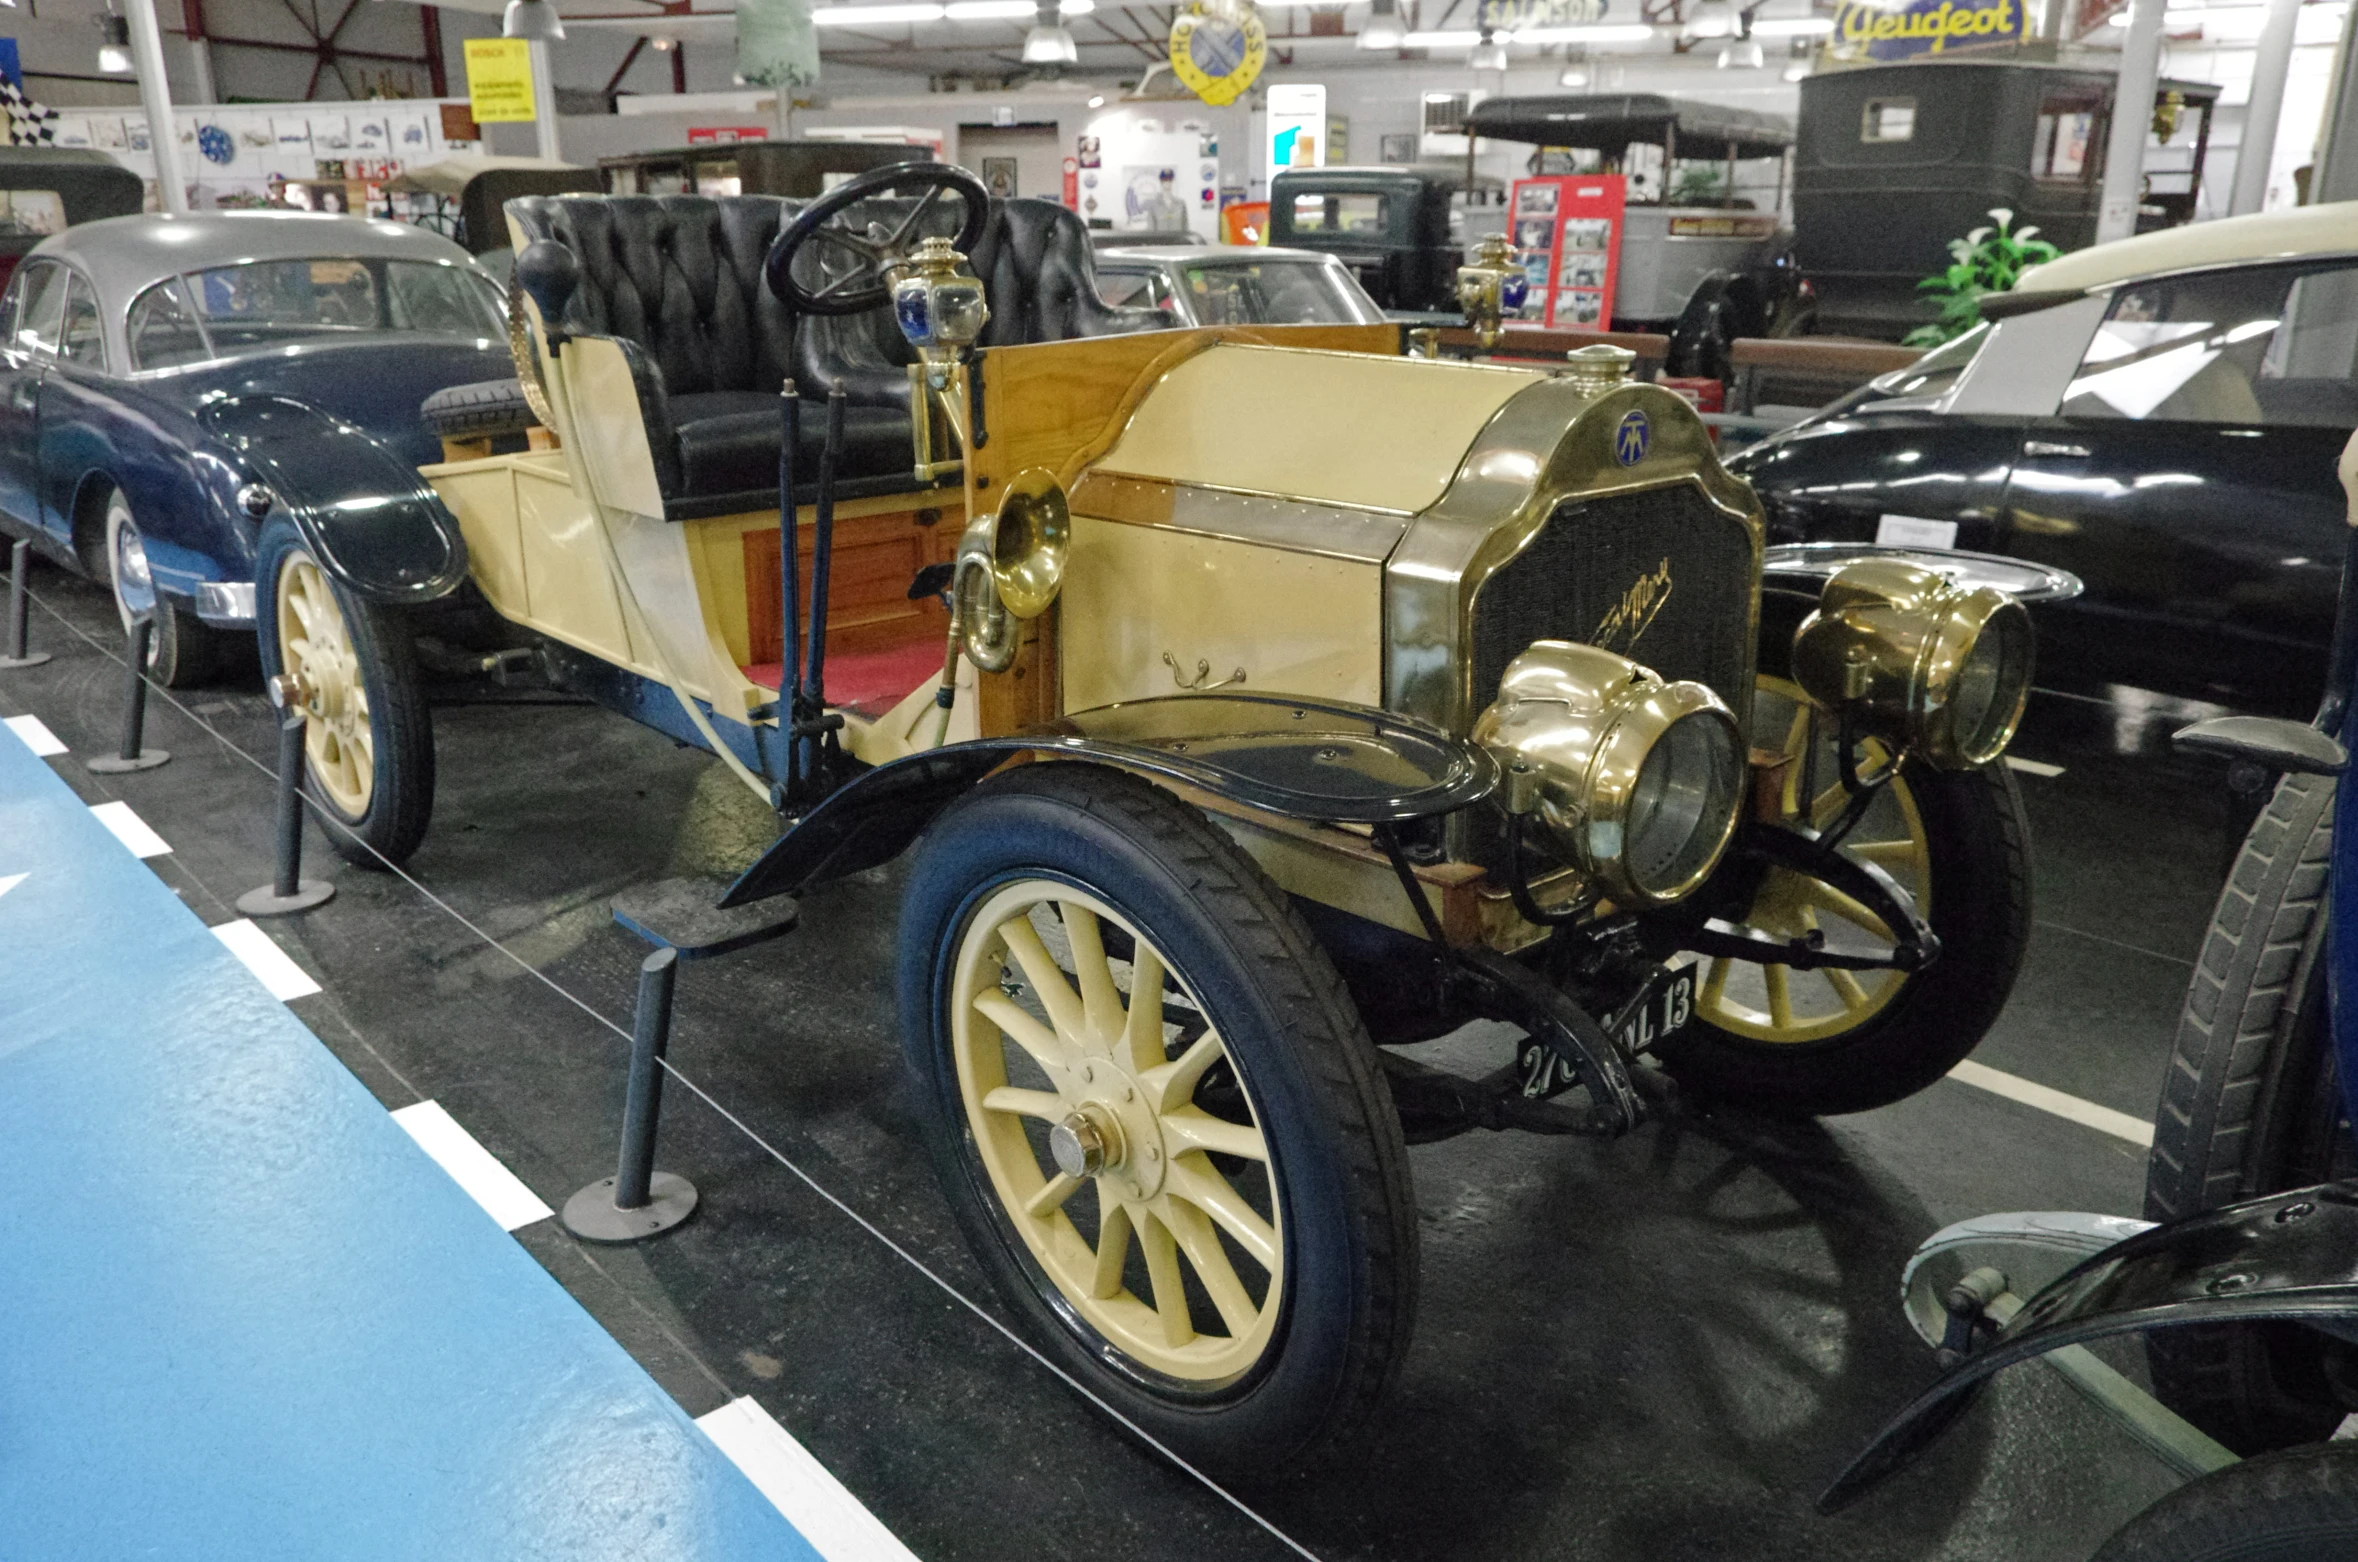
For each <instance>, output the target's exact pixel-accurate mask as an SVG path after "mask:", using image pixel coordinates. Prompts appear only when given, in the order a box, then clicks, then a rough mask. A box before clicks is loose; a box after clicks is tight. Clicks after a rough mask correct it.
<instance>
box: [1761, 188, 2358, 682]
mask: <svg viewBox="0 0 2358 1562" xmlns="http://www.w3.org/2000/svg"><path fill="white" fill-rule="evenodd" d="M1987 312H1989V313H1991V314H1994V315H1997V316H1999V318H1996V319H1994V320H1990V321H1986V322H1985V323H1984V324H1983V325H1982V326H1980V327H1978V328H1977V329H1976V330H1975V331H1974V332H1973V333H1972V334H1971V335H1970V336H1967V337H1962V338H1959V339H1958V340H1957V341H1955V342H1952V343H1950V344H1948V345H1947V346H1945V347H1942V348H1939V349H1936V350H1935V351H1934V352H1932V353H1930V354H1927V355H1926V356H1925V357H1924V358H1923V359H1922V360H1920V361H1919V362H1918V363H1917V364H1916V365H1915V366H1913V367H1912V368H1910V369H1907V370H1904V371H1901V372H1900V373H1897V374H1892V375H1886V376H1884V377H1883V378H1882V379H1879V380H1877V381H1875V382H1874V383H1873V384H1871V385H1869V386H1867V387H1864V388H1862V389H1861V390H1859V391H1857V392H1854V393H1853V394H1852V395H1850V396H1848V397H1845V398H1843V399H1842V400H1841V401H1838V402H1836V403H1834V404H1833V405H1832V406H1830V407H1828V408H1826V409H1825V410H1823V411H1821V412H1819V413H1817V414H1816V415H1814V416H1812V417H1811V418H1809V419H1807V420H1805V421H1804V422H1803V423H1801V424H1799V425H1797V426H1795V427H1794V428H1791V429H1789V430H1786V431H1784V432H1782V433H1780V434H1778V435H1775V436H1773V437H1771V438H1770V439H1768V440H1765V441H1763V442H1762V443H1760V444H1759V445H1756V446H1754V447H1752V448H1751V449H1749V450H1746V451H1744V452H1742V453H1741V454H1740V455H1738V456H1737V457H1735V458H1734V460H1733V461H1732V462H1731V466H1732V467H1733V469H1734V470H1736V471H1738V472H1740V473H1742V474H1743V476H1744V477H1746V478H1747V479H1748V480H1750V481H1751V482H1752V484H1753V485H1754V486H1755V487H1756V488H1757V489H1758V491H1759V493H1760V495H1761V498H1762V501H1763V502H1764V504H1765V505H1766V506H1767V510H1768V515H1769V523H1770V528H1771V533H1772V537H1773V538H1774V539H1775V540H1778V541H1805V540H1806V541H1834V540H1875V539H1877V538H1880V539H1881V540H1883V541H1886V542H1890V541H1897V540H1902V539H1904V540H1906V541H1908V542H1909V543H1911V544H1914V545H1917V546H1925V545H1933V546H1950V547H1956V548H1965V549H1975V550H1981V551H1987V552H1993V553H2005V554H2012V555H2015V556H2017V557H2021V558H2026V559H2032V560H2036V561H2039V562H2041V563H2045V564H2051V565H2055V566H2058V567H2060V568H2063V569H2067V570H2070V571H2072V572H2073V573H2074V574H2077V575H2078V576H2080V577H2081V578H2082V579H2083V580H2084V581H2085V582H2086V583H2087V591H2086V593H2085V595H2083V596H2081V597H2080V598H2079V599H2078V600H2076V601H2074V602H2071V603H2068V604H2055V605H2050V606H2047V607H2044V608H2041V609H2039V610H2037V611H2038V613H2039V615H2040V618H2041V622H2040V664H2041V667H2040V681H2041V682H2042V683H2043V684H2047V685H2050V686H2056V685H2060V686H2064V687H2074V686H2078V687H2086V686H2090V685H2101V684H2105V683H2121V684H2128V685H2132V686H2136V687H2140V688H2147V689H2154V690H2160V691H2163V692H2166V693H2171V694H2176V695H2181V696H2185V697H2189V698H2196V699H2203V700H2211V701H2218V702H2222V703H2225V704H2229V705H2233V706H2236V707H2239V708H2243V709H2248V710H2256V711H2267V712H2272V713H2291V714H2298V713H2303V712H2305V711H2307V710H2311V709H2314V708H2315V706H2316V703H2317V697H2318V691H2319V689H2320V688H2321V687H2322V685H2323V681H2324V668H2325V652H2326V646H2327V644H2328V641H2329V639H2330V637H2331V633H2332V626H2333V620H2334V610H2335V600H2336V595H2337V590H2338V587H2339V583H2340V577H2341V565H2342V551H2343V550H2342V532H2343V527H2344V521H2343V503H2342V496H2341V493H2340V491H2339V489H2338V488H2337V486H2336V484H2335V481H2334V469H2335V459H2336V456H2337V454H2338V453H2339V452H2340V450H2341V448H2342V445H2343V443H2344V441H2346V440H2347V439H2348V438H2349V436H2350V431H2351V429H2352V427H2353V426H2358V384H2354V383H2353V378H2352V376H2353V359H2354V357H2358V204H2351V205H2335V206H2323V207H2304V208H2300V209H2298V210H2295V211H2292V212H2288V213H2272V214H2267V215H2263V216H2258V217H2246V218H2231V219H2227V220H2225V221H2221V222H2216V223H2206V224H2202V225H2201V226H2199V227H2196V228H2191V229H2181V230H2177V231H2175V232H2173V233H2168V234H2160V233H2157V234H2151V235H2144V236H2140V237H2138V238H2135V239H2130V240H2125V241H2123V242H2121V243H2119V244H2113V245H2103V246H2099V247H2097V248H2095V249H2091V250H2085V251H2082V252H2080V253H2078V254H2075V255H2070V256H2066V257H2065V258H2064V259H2062V260H2060V261H2057V262H2054V263H2052V264H2051V265H2049V266H2046V267H2042V268H2037V269H2035V270H2033V271H2031V272H2029V273H2026V275H2025V276H2024V278H2023V281H2022V283H2021V286H2020V288H2019V289H2018V290H2017V291H2016V292H2015V293H2012V294H2008V295H2004V296H2002V297H2001V298H1998V299H1994V300H1992V301H1991V302H1990V305H1989V306H1987Z"/></svg>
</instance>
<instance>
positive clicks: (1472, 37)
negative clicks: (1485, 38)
mask: <svg viewBox="0 0 2358 1562" xmlns="http://www.w3.org/2000/svg"><path fill="white" fill-rule="evenodd" d="M1481 41H1482V35H1481V34H1480V33H1478V32H1475V31H1473V30H1472V29H1470V28H1468V29H1466V30H1463V31H1459V30H1456V29H1452V30H1450V31H1448V32H1432V33H1409V34H1407V35H1406V36H1404V37H1403V38H1402V39H1401V40H1400V47H1402V48H1403V49H1471V48H1472V47H1473V46H1474V45H1475V44H1478V43H1480V42H1481Z"/></svg>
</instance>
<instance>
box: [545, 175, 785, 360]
mask: <svg viewBox="0 0 2358 1562" xmlns="http://www.w3.org/2000/svg"><path fill="white" fill-rule="evenodd" d="M800 204H801V203H799V202H794V201H788V200H785V199H783V198H782V197H779V196H775V195H723V196H704V195H616V196H596V195H534V196H523V197H519V198H518V199H516V200H512V201H510V202H509V203H508V207H507V209H508V213H509V215H510V216H512V217H513V218H514V219H515V220H516V225H517V226H518V227H519V228H521V229H522V230H523V232H524V239H525V242H526V243H528V244H529V243H532V242H533V241H535V240H539V239H553V240H555V241H556V242H558V243H560V244H562V245H564V246H565V247H566V248H567V249H569V250H571V251H572V252H573V255H574V258H575V260H576V261H578V262H579V264H580V267H581V283H580V286H578V287H577V288H575V289H574V293H573V298H572V300H571V302H569V303H568V304H567V305H566V309H565V319H564V320H563V321H562V322H561V324H562V325H563V326H564V328H565V329H567V330H571V331H581V332H587V333H589V334H592V335H597V336H619V337H623V338H625V339H627V340H629V341H632V342H635V343H637V344H638V345H639V347H640V348H641V349H642V350H644V352H645V353H646V356H647V358H648V360H649V361H650V362H651V363H653V364H654V365H655V367H656V368H658V369H660V370H661V371H662V374H663V386H664V389H665V390H666V391H668V392H669V393H670V394H672V395H674V396H688V395H697V394H701V393H704V392H709V391H762V392H766V393H768V394H770V395H775V394H777V390H778V385H779V383H780V382H781V381H782V380H784V378H785V377H786V375H787V373H788V372H789V371H788V364H789V362H790V359H791V354H792V349H793V339H794V331H793V323H792V321H790V320H789V319H788V318H787V314H786V310H785V306H784V305H782V304H781V303H779V301H778V300H777V298H776V297H774V296H773V295H772V294H771V292H770V290H769V288H768V287H767V286H766V285H765V284H764V283H763V281H762V260H763V258H764V257H765V256H766V255H767V254H768V253H769V248H770V241H771V240H772V239H774V238H776V237H777V235H778V228H779V225H780V223H781V222H783V221H784V219H785V218H786V216H788V215H789V214H791V213H792V212H793V211H794V210H796V209H798V207H799V206H800Z"/></svg>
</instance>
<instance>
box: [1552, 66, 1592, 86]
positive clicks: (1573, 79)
mask: <svg viewBox="0 0 2358 1562" xmlns="http://www.w3.org/2000/svg"><path fill="white" fill-rule="evenodd" d="M1556 85H1557V86H1559V87H1585V86H1587V85H1588V67H1587V66H1585V65H1567V66H1565V67H1564V70H1563V73H1562V74H1561V75H1559V76H1557V77H1556Z"/></svg>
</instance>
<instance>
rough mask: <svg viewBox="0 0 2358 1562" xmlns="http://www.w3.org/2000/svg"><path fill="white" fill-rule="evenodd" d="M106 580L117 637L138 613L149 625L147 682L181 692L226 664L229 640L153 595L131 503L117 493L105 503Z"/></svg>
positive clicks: (183, 609) (163, 597)
mask: <svg viewBox="0 0 2358 1562" xmlns="http://www.w3.org/2000/svg"><path fill="white" fill-rule="evenodd" d="M106 574H107V584H108V585H109V586H110V587H111V588H112V589H113V591H114V594H115V612H116V614H117V615H118V616H119V617H120V618H121V619H122V621H123V632H124V633H125V634H129V633H130V631H131V626H132V624H133V623H134V622H135V621H136V620H137V619H138V618H139V616H140V615H141V614H143V613H144V614H146V615H148V617H149V618H150V619H151V620H152V621H153V623H154V625H155V627H154V628H153V629H152V630H150V631H149V633H148V638H147V673H148V676H149V677H150V678H153V679H154V680H155V681H156V682H157V683H160V684H162V685H163V686H164V687H165V688H167V689H185V688H187V687H188V686H189V685H191V684H197V683H203V682H204V681H206V680H207V679H209V678H211V677H213V676H214V675H216V674H217V673H219V672H220V671H221V669H222V667H223V666H224V665H225V664H226V663H227V661H228V660H229V652H230V644H229V637H228V636H227V635H225V634H223V633H222V632H221V631H219V630H217V629H214V628H213V627H212V626H211V625H209V624H206V623H205V622H204V621H203V620H201V619H199V618H198V617H197V616H196V614H195V612H194V611H193V610H191V609H190V608H188V607H186V606H183V605H182V604H180V603H178V602H175V601H173V600H172V598H170V597H168V596H166V595H164V594H163V593H162V592H160V591H158V590H157V589H156V583H155V576H154V574H153V573H152V572H151V571H150V570H149V568H148V562H147V540H146V539H145V538H144V537H142V536H141V535H140V532H139V523H138V522H137V521H135V520H133V519H132V516H131V501H130V500H128V499H126V498H124V497H123V491H122V490H121V489H119V488H118V489H116V490H114V491H113V492H111V493H109V494H108V495H107V500H106Z"/></svg>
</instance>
